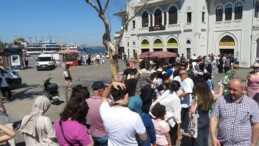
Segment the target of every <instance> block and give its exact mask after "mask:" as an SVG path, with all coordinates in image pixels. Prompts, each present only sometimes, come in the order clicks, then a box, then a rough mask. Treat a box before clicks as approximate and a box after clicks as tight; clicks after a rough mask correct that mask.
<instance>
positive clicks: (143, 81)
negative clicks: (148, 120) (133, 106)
mask: <svg viewBox="0 0 259 146" xmlns="http://www.w3.org/2000/svg"><path fill="white" fill-rule="evenodd" d="M150 75H151V74H150V73H143V74H141V75H140V76H139V78H138V82H137V86H136V93H135V94H136V95H137V96H140V98H141V99H142V111H143V112H144V113H148V112H149V107H150V105H151V104H152V100H153V97H152V95H153V93H154V89H152V87H151V83H152V80H151V77H150Z"/></svg>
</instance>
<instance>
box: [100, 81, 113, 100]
mask: <svg viewBox="0 0 259 146" xmlns="http://www.w3.org/2000/svg"><path fill="white" fill-rule="evenodd" d="M104 86H105V89H104V91H103V94H102V97H105V98H108V97H109V96H110V92H111V88H112V84H104Z"/></svg>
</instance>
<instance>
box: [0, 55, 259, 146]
mask: <svg viewBox="0 0 259 146" xmlns="http://www.w3.org/2000/svg"><path fill="white" fill-rule="evenodd" d="M183 62H184V61H183ZM201 68H202V66H201ZM252 68H253V71H252V72H250V73H249V75H248V77H247V81H246V80H243V79H240V78H238V77H234V74H235V72H236V68H235V67H231V68H230V69H229V70H228V71H227V72H226V75H225V76H224V77H223V79H222V80H221V81H219V84H218V86H219V91H218V92H216V91H214V88H213V87H214V86H215V85H213V84H212V82H211V76H212V74H211V73H210V72H206V71H204V70H201V69H199V70H198V71H197V70H196V71H197V72H195V70H194V67H193V66H192V64H188V62H187V63H181V64H174V65H173V67H170V66H169V65H168V64H166V63H163V64H159V65H158V66H154V65H153V66H152V69H150V70H149V68H145V67H143V68H141V69H140V70H138V69H136V68H133V67H130V66H128V68H127V69H125V71H124V75H123V78H122V79H121V80H119V81H120V82H112V83H111V84H104V83H103V82H102V81H95V82H93V84H92V86H91V90H92V95H90V92H89V90H88V88H87V87H84V86H81V85H76V86H74V87H72V86H71V90H72V93H71V96H70V99H69V101H68V102H67V104H66V106H65V108H64V110H63V111H62V112H61V114H60V118H59V119H58V120H56V121H55V124H54V126H53V125H52V123H51V120H50V119H49V118H48V117H46V116H44V113H45V112H46V111H47V110H48V109H49V107H50V101H49V100H48V98H47V97H44V96H39V97H38V98H36V100H35V102H34V104H33V108H32V112H31V113H30V114H29V115H26V116H25V117H24V118H23V120H22V124H21V127H20V129H19V131H20V132H21V134H22V135H23V137H24V140H25V143H26V145H33V146H44V145H46V146H47V145H55V144H56V145H61V146H67V145H69V146H72V145H84V146H93V145H95V146H107V145H108V146H137V145H141V146H169V145H170V146H171V145H172V146H175V145H176V144H177V141H178V143H180V145H181V146H209V135H210V136H211V140H212V145H213V146H230V145H231V146H256V144H257V143H258V139H259V106H258V105H259V104H258V98H257V95H258V94H257V89H258V88H257V87H258V82H257V80H258V75H257V73H258V72H259V60H257V61H256V62H255V64H254V65H253V66H252ZM68 86H69V85H68ZM0 108H1V107H0ZM0 128H1V125H0ZM7 135H9V136H7V137H6V139H10V138H11V137H12V136H14V135H15V134H13V133H10V131H9V132H8V129H7ZM0 141H1V137H0Z"/></svg>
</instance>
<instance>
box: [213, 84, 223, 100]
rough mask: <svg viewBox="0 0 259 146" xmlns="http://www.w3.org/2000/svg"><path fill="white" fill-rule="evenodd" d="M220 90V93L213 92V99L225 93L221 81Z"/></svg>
mask: <svg viewBox="0 0 259 146" xmlns="http://www.w3.org/2000/svg"><path fill="white" fill-rule="evenodd" d="M218 85H219V92H218V94H213V99H214V100H217V99H218V98H219V97H221V96H222V95H223V84H222V83H219V84H218Z"/></svg>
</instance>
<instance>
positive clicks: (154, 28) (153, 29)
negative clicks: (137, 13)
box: [149, 25, 165, 31]
mask: <svg viewBox="0 0 259 146" xmlns="http://www.w3.org/2000/svg"><path fill="white" fill-rule="evenodd" d="M160 30H165V25H159V26H151V27H149V31H160Z"/></svg>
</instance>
